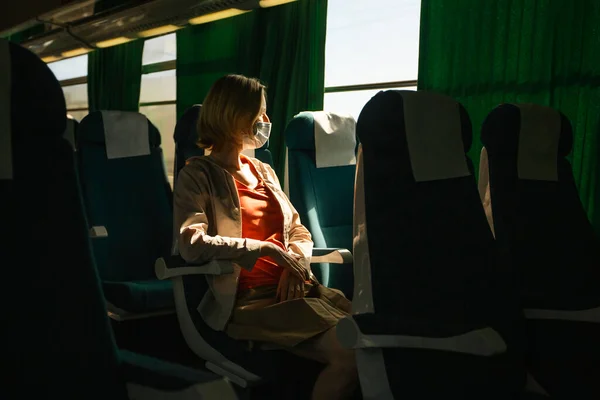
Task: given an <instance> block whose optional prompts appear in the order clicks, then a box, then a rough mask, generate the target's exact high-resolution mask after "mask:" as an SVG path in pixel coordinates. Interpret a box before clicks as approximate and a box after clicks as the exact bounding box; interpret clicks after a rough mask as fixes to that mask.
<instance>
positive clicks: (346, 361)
mask: <svg viewBox="0 0 600 400" xmlns="http://www.w3.org/2000/svg"><path fill="white" fill-rule="evenodd" d="M327 358H328V360H327V361H328V363H329V364H330V365H332V366H335V367H337V368H339V369H344V370H347V371H356V355H355V352H354V349H344V348H338V349H335V350H333V351H331V352H329V354H328V357H327Z"/></svg>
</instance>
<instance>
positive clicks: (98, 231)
mask: <svg viewBox="0 0 600 400" xmlns="http://www.w3.org/2000/svg"><path fill="white" fill-rule="evenodd" d="M90 237H91V238H92V239H96V238H105V237H108V231H107V230H106V227H105V226H92V227H91V228H90Z"/></svg>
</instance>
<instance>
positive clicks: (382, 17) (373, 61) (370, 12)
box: [325, 0, 421, 87]
mask: <svg viewBox="0 0 600 400" xmlns="http://www.w3.org/2000/svg"><path fill="white" fill-rule="evenodd" d="M420 12H421V0H377V1H365V0H329V2H328V11H327V42H326V52H325V54H326V60H327V62H326V64H325V65H326V67H325V87H332V86H345V85H356V84H364V83H377V82H392V81H406V80H413V79H417V71H418V59H419V26H420Z"/></svg>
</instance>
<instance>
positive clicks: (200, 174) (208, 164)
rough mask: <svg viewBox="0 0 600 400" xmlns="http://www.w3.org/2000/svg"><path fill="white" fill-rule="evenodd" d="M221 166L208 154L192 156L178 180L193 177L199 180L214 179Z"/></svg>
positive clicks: (182, 169) (186, 162)
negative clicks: (211, 159)
mask: <svg viewBox="0 0 600 400" xmlns="http://www.w3.org/2000/svg"><path fill="white" fill-rule="evenodd" d="M219 169H220V168H219V167H218V166H217V165H216V164H215V163H214V162H212V161H210V159H209V158H208V156H196V157H190V158H188V159H187V160H186V161H185V166H184V167H183V168H181V170H180V171H179V173H178V177H177V180H180V179H181V178H183V179H192V180H195V181H198V180H200V179H202V180H208V181H210V180H212V178H213V177H215V176H216V175H217V174H218V173H219V172H220V171H219Z"/></svg>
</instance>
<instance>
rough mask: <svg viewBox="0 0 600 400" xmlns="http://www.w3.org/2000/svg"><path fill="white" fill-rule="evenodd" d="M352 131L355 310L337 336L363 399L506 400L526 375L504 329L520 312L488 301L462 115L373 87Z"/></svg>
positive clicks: (424, 98)
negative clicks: (353, 361)
mask: <svg viewBox="0 0 600 400" xmlns="http://www.w3.org/2000/svg"><path fill="white" fill-rule="evenodd" d="M357 134H358V138H359V140H360V143H361V144H360V147H359V151H358V156H357V158H358V162H357V173H356V184H355V196H354V199H355V200H354V201H355V204H354V279H355V289H354V297H353V301H352V307H353V315H352V316H351V317H348V318H346V319H343V320H341V321H340V323H339V324H338V326H337V332H338V338H339V340H340V342H341V343H342V345H343V346H345V347H348V348H355V349H356V352H357V353H356V357H357V363H358V369H359V376H360V382H361V388H362V392H363V397H364V398H365V399H376V398H377V399H392V398H402V397H412V398H423V399H425V398H451V397H457V398H465V399H466V398H468V399H475V398H481V399H483V398H485V399H509V398H515V396H516V394H518V393H520V392H521V391H522V389H523V387H524V385H525V379H526V375H525V370H524V369H519V368H517V367H516V366H515V363H516V358H515V359H513V358H512V353H509V352H508V351H507V343H509V341H508V340H507V339H506V337H505V336H504V332H506V333H507V334H508V336H510V337H511V338H512V335H511V333H512V331H511V329H513V328H512V325H513V322H514V321H516V320H517V319H518V307H516V306H513V307H511V306H510V305H506V306H505V305H504V304H502V303H501V301H500V300H501V299H503V298H502V297H499V296H500V295H498V296H496V293H497V292H506V290H505V288H501V290H500V288H498V286H499V282H498V281H495V280H494V275H495V269H496V267H495V262H496V260H495V245H494V240H493V236H492V233H491V231H490V229H489V227H488V224H487V221H486V218H485V214H484V211H483V207H482V205H481V202H480V200H479V195H478V192H477V185H476V183H475V179H474V177H473V175H472V173H473V166H472V163H471V162H470V160H469V159H468V157H467V155H466V152H467V150H468V149H469V147H470V145H471V135H472V134H471V122H470V119H469V116H468V114H467V112H466V110H465V109H464V107H463V106H462V105H460V104H459V103H457V102H456V101H455V100H454V99H452V98H449V97H446V96H443V95H439V94H435V93H429V92H420V91H418V92H415V91H395V90H390V91H385V92H379V93H378V94H377V95H375V96H374V97H373V98H372V99H371V100H370V101H369V102H368V103H367V104H366V105H365V107H364V108H363V110H362V112H361V114H360V116H359V119H358V123H357ZM515 310H516V311H515ZM513 360H514V361H515V363H513Z"/></svg>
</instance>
